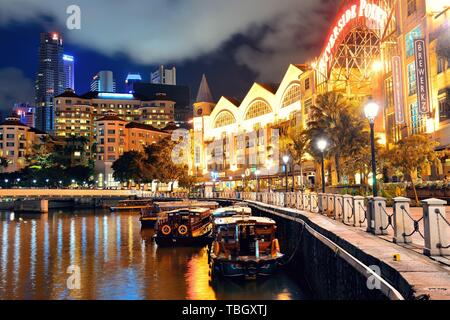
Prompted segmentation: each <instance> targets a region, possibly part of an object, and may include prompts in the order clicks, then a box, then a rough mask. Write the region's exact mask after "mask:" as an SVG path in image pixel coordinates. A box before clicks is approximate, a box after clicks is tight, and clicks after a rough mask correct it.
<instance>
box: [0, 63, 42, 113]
mask: <svg viewBox="0 0 450 320" xmlns="http://www.w3.org/2000/svg"><path fill="white" fill-rule="evenodd" d="M33 97H34V85H33V82H32V81H31V80H29V79H28V78H26V77H25V75H24V74H23V72H22V71H21V70H19V69H16V68H4V69H0V110H1V111H2V112H3V113H5V112H7V110H11V109H12V107H13V106H14V103H15V102H19V101H20V102H28V103H30V104H32V103H33V102H34V98H33Z"/></svg>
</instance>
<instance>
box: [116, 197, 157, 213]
mask: <svg viewBox="0 0 450 320" xmlns="http://www.w3.org/2000/svg"><path fill="white" fill-rule="evenodd" d="M152 205H153V200H149V199H147V200H121V201H119V203H118V205H117V206H114V207H111V208H110V210H111V211H139V210H141V209H143V208H148V207H150V206H152Z"/></svg>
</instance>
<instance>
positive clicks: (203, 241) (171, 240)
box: [155, 232, 213, 247]
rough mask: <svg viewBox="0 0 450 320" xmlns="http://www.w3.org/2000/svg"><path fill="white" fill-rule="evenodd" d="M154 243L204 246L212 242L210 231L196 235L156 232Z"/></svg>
mask: <svg viewBox="0 0 450 320" xmlns="http://www.w3.org/2000/svg"><path fill="white" fill-rule="evenodd" d="M155 241H156V244H157V245H159V246H165V247H174V246H205V245H209V244H211V243H212V241H213V238H212V236H211V232H209V233H206V234H204V235H201V236H198V237H189V236H188V237H181V236H172V235H169V236H164V235H160V234H157V235H156V236H155Z"/></svg>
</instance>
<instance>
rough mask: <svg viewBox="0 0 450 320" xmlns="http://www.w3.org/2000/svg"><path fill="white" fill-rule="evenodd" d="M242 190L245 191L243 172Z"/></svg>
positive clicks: (243, 175)
mask: <svg viewBox="0 0 450 320" xmlns="http://www.w3.org/2000/svg"><path fill="white" fill-rule="evenodd" d="M241 177H242V192H244V191H245V174H242V176H241Z"/></svg>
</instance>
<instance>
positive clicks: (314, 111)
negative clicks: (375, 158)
mask: <svg viewBox="0 0 450 320" xmlns="http://www.w3.org/2000/svg"><path fill="white" fill-rule="evenodd" d="M307 132H308V133H307V134H308V137H309V139H310V140H311V142H312V143H314V141H317V140H318V139H320V138H324V137H325V138H326V139H327V140H328V141H329V143H330V147H329V150H328V152H329V154H331V155H333V156H334V162H335V166H336V173H337V179H338V183H340V182H341V176H342V175H341V166H340V161H341V158H342V155H346V156H348V155H351V154H352V153H355V152H358V150H360V149H361V148H363V147H364V146H365V145H366V144H367V142H368V141H367V125H366V122H365V121H364V118H363V116H362V112H361V111H358V110H357V108H356V105H355V104H354V103H353V102H351V101H349V100H348V99H347V98H345V97H344V96H343V95H342V94H340V93H337V92H328V93H325V94H323V95H321V96H318V97H317V101H316V104H315V105H314V106H312V107H311V113H310V119H309V121H308V130H307Z"/></svg>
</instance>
